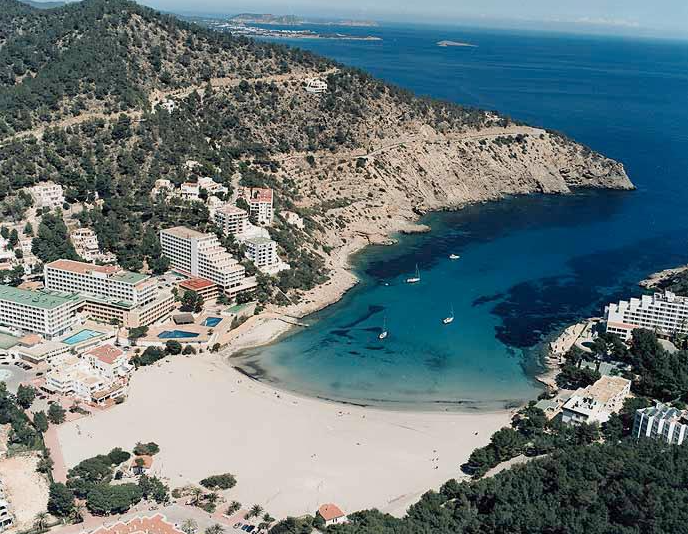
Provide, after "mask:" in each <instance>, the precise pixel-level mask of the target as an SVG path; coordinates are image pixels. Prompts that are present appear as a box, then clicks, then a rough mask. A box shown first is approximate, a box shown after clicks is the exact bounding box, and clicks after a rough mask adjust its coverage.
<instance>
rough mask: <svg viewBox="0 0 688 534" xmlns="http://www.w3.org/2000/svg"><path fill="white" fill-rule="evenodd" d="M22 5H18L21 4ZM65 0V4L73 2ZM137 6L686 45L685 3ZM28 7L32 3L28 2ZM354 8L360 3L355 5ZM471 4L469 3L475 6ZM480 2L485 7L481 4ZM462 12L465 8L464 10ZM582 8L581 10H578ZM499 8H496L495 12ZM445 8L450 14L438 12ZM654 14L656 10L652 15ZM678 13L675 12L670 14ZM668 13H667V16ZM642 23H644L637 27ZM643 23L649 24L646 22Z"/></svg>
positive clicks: (148, 2) (179, 0) (174, 1)
mask: <svg viewBox="0 0 688 534" xmlns="http://www.w3.org/2000/svg"><path fill="white" fill-rule="evenodd" d="M19 1H22V0H19ZM72 1H80V0H71V1H70V0H67V1H65V2H64V3H72ZM134 1H136V2H137V3H139V4H141V5H145V6H148V7H151V8H153V9H156V10H159V11H161V12H165V13H172V14H175V15H179V16H186V17H194V16H195V17H231V16H234V15H238V14H240V13H253V14H268V13H269V14H273V15H292V16H297V17H301V18H306V19H312V20H313V21H314V22H316V21H317V20H323V21H325V20H344V19H348V20H356V21H374V22H377V23H382V24H402V25H409V24H417V25H424V26H436V27H444V28H447V27H452V28H454V27H458V28H462V27H463V28H480V29H493V30H514V31H519V30H527V31H538V32H543V33H561V34H572V35H595V36H610V37H637V38H656V39H663V40H666V39H668V40H681V41H684V40H688V25H687V24H681V23H676V22H675V21H688V3H681V2H680V1H678V0H662V1H663V3H664V4H668V5H669V6H668V9H665V10H664V12H663V13H664V17H666V18H663V17H660V18H657V17H654V18H653V17H652V16H648V12H647V11H645V7H646V6H644V5H643V3H642V2H640V0H633V1H631V2H627V4H630V6H629V5H625V6H623V7H621V6H620V7H618V8H617V9H615V10H608V11H601V10H600V9H592V8H593V7H594V6H592V5H590V4H591V2H589V1H586V2H583V3H584V4H588V5H589V8H588V9H586V8H585V7H584V6H578V7H577V9H576V10H574V11H568V12H561V13H559V14H556V13H554V12H552V11H548V10H545V9H543V8H544V7H545V6H544V5H542V2H540V1H539V0H537V1H536V2H535V4H538V5H540V10H539V11H537V10H535V11H534V10H533V9H531V10H530V11H524V12H523V14H520V15H517V14H515V13H509V11H508V10H507V11H504V9H503V7H504V6H503V4H504V2H502V1H501V0H488V1H487V5H486V6H485V9H484V10H483V11H482V12H479V11H476V10H475V9H473V10H471V9H465V10H464V11H460V10H456V9H455V8H452V7H449V6H447V7H441V6H439V5H437V4H443V3H445V2H444V0H431V2H434V3H431V4H430V7H429V8H428V9H424V10H423V11H413V9H409V8H406V7H399V6H392V5H390V6H389V7H388V9H384V8H383V9H380V8H379V7H377V8H375V9H372V10H371V9H368V8H363V7H359V8H356V5H353V6H351V5H349V6H348V7H345V8H342V7H341V6H340V7H337V8H330V7H329V6H328V7H325V8H323V6H322V5H317V4H316V3H315V2H312V1H311V0H297V1H296V2H292V1H290V2H279V1H277V2H276V0H272V1H262V2H259V3H256V4H253V5H251V6H248V5H247V4H244V3H240V2H232V3H226V4H220V3H218V0H202V2H201V3H199V4H196V5H194V6H193V7H192V6H191V5H189V4H188V3H187V2H185V1H184V0H145V1H140V0H134ZM27 3H31V0H27ZM32 3H34V4H51V3H53V1H51V0H34V1H33V2H32ZM352 3H353V4H358V1H357V0H355V1H354V2H352ZM473 3H474V2H473V0H469V1H468V2H467V4H469V5H470V4H473ZM481 3H484V2H481ZM464 7H465V6H464ZM581 7H583V9H581ZM496 8H498V9H496ZM442 9H448V10H449V11H448V12H442V11H441V10H442ZM652 11H653V12H656V10H652ZM674 11H676V13H674ZM670 13H671V14H670ZM641 21H642V22H641ZM646 21H647V22H646Z"/></svg>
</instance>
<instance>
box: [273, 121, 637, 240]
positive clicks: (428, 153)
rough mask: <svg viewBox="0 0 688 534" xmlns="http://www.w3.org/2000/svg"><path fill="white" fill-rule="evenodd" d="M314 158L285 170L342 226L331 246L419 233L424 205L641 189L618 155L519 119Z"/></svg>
mask: <svg viewBox="0 0 688 534" xmlns="http://www.w3.org/2000/svg"><path fill="white" fill-rule="evenodd" d="M315 161H316V164H315V167H314V168H313V165H311V164H309V163H308V162H307V161H306V160H305V157H304V158H290V160H289V161H287V162H285V171H286V172H287V174H292V175H295V176H298V177H299V183H301V180H303V184H304V188H305V189H306V190H309V189H310V190H311V191H314V192H315V193H316V194H315V195H309V196H308V197H304V200H303V201H302V202H301V205H303V206H304V207H308V208H312V209H313V210H314V211H316V212H319V213H320V216H319V217H318V218H319V219H320V221H321V222H322V224H323V226H330V227H331V228H338V230H339V231H335V232H331V231H327V232H325V234H326V237H327V238H328V242H329V244H330V245H333V246H337V245H341V244H343V243H344V242H346V240H347V239H348V238H350V237H351V236H352V235H367V236H369V237H370V239H371V240H372V241H375V242H377V241H381V240H383V237H382V236H384V235H387V234H389V233H390V232H392V231H395V230H399V229H405V230H412V226H410V225H409V223H411V222H412V221H414V220H416V219H417V218H418V215H419V214H422V213H424V212H426V211H432V210H444V209H456V208H460V207H461V206H464V205H466V204H468V203H473V202H482V201H488V200H496V199H499V198H501V197H504V196H506V195H522V194H530V193H549V194H552V193H554V194H563V193H570V192H571V191H572V190H574V189H576V188H607V189H620V190H628V189H633V187H634V186H633V184H632V183H631V181H630V180H629V178H628V176H627V175H626V172H625V171H624V168H623V165H621V164H620V163H619V162H616V161H614V160H611V159H609V158H606V157H604V156H602V155H600V154H598V153H595V152H593V151H591V150H589V149H587V148H586V147H583V146H582V145H579V144H577V143H575V142H572V141H571V140H569V139H566V138H564V137H562V136H560V135H558V134H555V133H550V132H547V131H545V130H541V129H538V128H531V127H527V126H518V125H507V126H497V125H492V126H487V127H485V128H482V129H480V130H467V131H465V132H459V133H456V132H450V133H439V132H438V131H436V130H435V129H433V128H432V127H430V126H428V125H423V124H418V125H416V129H415V131H414V132H413V133H407V134H405V135H404V136H402V137H400V138H397V139H392V140H389V139H388V140H387V141H386V142H385V143H384V144H382V145H381V146H380V147H379V148H375V149H373V150H371V151H370V152H368V153H366V154H357V153H356V152H355V151H353V152H349V153H346V154H342V153H338V154H328V153H321V154H317V155H316V156H315ZM323 177H327V178H328V179H326V180H324V179H323ZM330 206H331V207H330ZM323 207H326V208H327V207H330V208H329V209H322V208H323ZM319 208H320V209H319Z"/></svg>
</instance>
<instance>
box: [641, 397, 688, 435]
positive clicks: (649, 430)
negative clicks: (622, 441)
mask: <svg viewBox="0 0 688 534" xmlns="http://www.w3.org/2000/svg"><path fill="white" fill-rule="evenodd" d="M633 436H634V437H635V438H641V437H642V438H650V439H654V440H659V441H664V442H665V443H669V444H674V445H682V444H683V443H684V442H686V441H688V411H686V410H678V409H676V408H673V407H671V406H667V405H666V404H662V403H660V402H658V403H657V405H656V406H654V407H650V408H643V409H641V410H637V411H636V412H635V418H634V419H633Z"/></svg>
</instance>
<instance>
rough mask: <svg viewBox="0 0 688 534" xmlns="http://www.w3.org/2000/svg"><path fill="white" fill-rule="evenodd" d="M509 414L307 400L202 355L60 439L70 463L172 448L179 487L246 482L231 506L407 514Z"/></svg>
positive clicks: (170, 473)
mask: <svg viewBox="0 0 688 534" xmlns="http://www.w3.org/2000/svg"><path fill="white" fill-rule="evenodd" d="M509 418H510V414H509V412H507V411H502V412H499V413H468V414H465V413H463V414H462V413H442V412H439V413H420V412H413V413H410V412H394V411H385V410H378V409H373V408H362V407H353V406H346V405H342V404H336V403H330V402H326V401H321V400H317V399H309V398H303V397H298V396H295V395H293V394H290V393H285V392H281V391H277V390H275V389H272V388H270V387H268V386H266V385H263V384H261V383H259V382H256V381H254V380H251V379H248V378H246V377H245V376H243V375H242V374H240V373H239V372H238V371H236V370H234V369H233V368H232V367H231V366H230V365H229V364H228V363H227V362H226V361H225V360H224V359H222V357H220V356H218V355H204V356H197V357H193V358H187V357H176V358H172V359H168V361H166V362H164V363H162V364H160V365H158V366H152V367H150V368H143V369H140V370H139V371H137V373H135V375H134V377H133V379H132V388H131V393H130V397H129V399H128V400H127V402H126V403H124V404H122V405H119V406H116V407H114V408H113V409H112V410H109V411H107V412H105V413H101V414H99V415H98V417H94V418H90V419H81V420H79V421H75V422H72V423H66V424H64V425H62V426H61V427H60V428H59V432H58V435H59V440H60V443H61V446H62V450H63V453H64V457H65V462H66V464H67V466H68V467H71V466H73V465H74V464H76V463H77V462H79V461H80V460H82V459H84V458H87V457H90V456H93V455H95V454H99V453H103V452H107V451H109V450H110V449H111V448H112V447H115V446H121V447H124V448H126V449H131V447H133V445H134V444H135V443H136V442H137V441H151V440H152V441H155V442H157V443H158V444H159V445H160V447H161V449H162V451H161V453H160V454H159V455H158V456H156V459H155V464H154V468H153V471H154V473H156V474H158V475H160V476H163V477H165V478H167V479H168V480H169V484H170V486H171V487H178V486H181V485H184V484H186V483H189V482H198V481H199V480H200V479H201V478H203V477H205V476H208V475H211V474H216V473H222V472H231V473H234V474H235V475H236V476H237V479H238V484H237V486H236V487H235V488H233V489H232V490H229V492H228V493H227V495H226V497H227V498H229V499H237V500H239V501H240V502H242V503H244V504H252V503H259V504H261V505H262V506H263V507H264V508H265V509H266V510H268V511H269V512H270V513H271V514H273V515H275V516H279V517H283V516H285V515H287V514H289V515H299V514H304V513H313V512H314V510H315V509H317V507H318V505H319V504H321V503H324V502H329V501H333V502H336V503H338V504H339V505H340V506H341V507H342V508H344V509H345V510H346V511H355V510H358V509H362V508H370V507H377V508H380V509H381V510H384V511H387V512H390V513H394V514H397V515H400V514H403V513H404V512H405V510H406V508H407V507H408V506H409V505H410V504H411V503H413V502H414V501H416V500H417V499H418V498H419V497H420V495H421V494H422V493H424V492H425V491H427V490H428V489H430V488H437V487H439V486H440V485H441V484H442V483H443V482H444V481H446V480H447V479H449V478H452V477H459V476H461V473H460V470H459V466H460V465H461V464H462V463H463V462H464V461H465V460H466V459H467V458H468V456H469V455H470V453H471V451H472V450H473V449H474V448H475V447H479V446H482V445H485V444H486V443H487V442H488V441H489V438H490V436H491V434H492V433H493V432H494V431H495V430H497V429H498V428H500V427H501V426H503V425H505V424H507V423H508V422H509Z"/></svg>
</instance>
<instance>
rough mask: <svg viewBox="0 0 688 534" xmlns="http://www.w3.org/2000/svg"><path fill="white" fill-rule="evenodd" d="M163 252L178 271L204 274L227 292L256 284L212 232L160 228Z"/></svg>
mask: <svg viewBox="0 0 688 534" xmlns="http://www.w3.org/2000/svg"><path fill="white" fill-rule="evenodd" d="M160 244H161V246H162V252H163V254H164V255H165V256H166V257H167V258H168V259H169V260H170V265H171V266H172V267H173V268H174V269H175V270H177V271H179V272H180V273H181V274H184V275H186V276H190V277H197V278H204V279H206V280H210V281H211V282H213V283H215V284H217V285H218V286H220V287H221V288H222V289H223V290H224V291H225V292H226V293H228V294H229V295H230V296H234V295H236V294H238V293H240V292H241V291H245V290H247V289H252V288H254V287H256V281H255V278H247V277H246V269H245V268H244V266H243V265H241V264H240V263H239V262H238V261H237V260H236V259H234V257H233V256H232V255H231V254H229V253H228V252H227V251H226V250H225V249H224V247H223V246H222V245H221V244H220V241H219V240H218V239H217V237H216V236H215V235H213V234H204V233H202V232H198V231H196V230H192V229H190V228H185V227H183V226H177V227H175V228H169V229H167V230H162V231H161V232H160Z"/></svg>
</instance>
